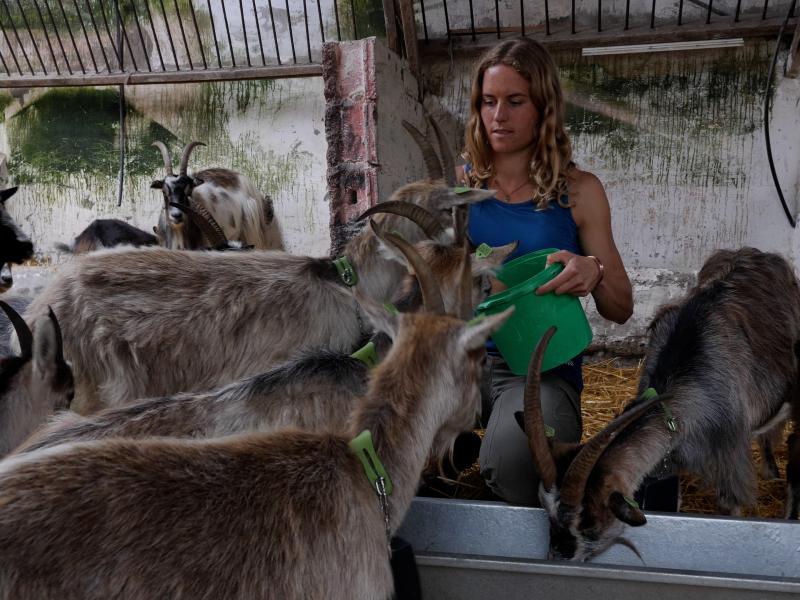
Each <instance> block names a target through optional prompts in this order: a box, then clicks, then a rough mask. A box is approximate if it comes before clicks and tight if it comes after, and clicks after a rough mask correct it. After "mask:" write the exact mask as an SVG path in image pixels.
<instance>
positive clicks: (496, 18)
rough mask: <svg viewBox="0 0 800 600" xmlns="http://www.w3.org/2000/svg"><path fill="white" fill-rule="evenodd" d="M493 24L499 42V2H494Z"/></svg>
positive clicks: (496, 0)
mask: <svg viewBox="0 0 800 600" xmlns="http://www.w3.org/2000/svg"><path fill="white" fill-rule="evenodd" d="M494 23H495V27H496V28H497V39H498V40H499V39H500V2H499V0H494ZM473 35H474V34H473ZM473 39H474V38H473Z"/></svg>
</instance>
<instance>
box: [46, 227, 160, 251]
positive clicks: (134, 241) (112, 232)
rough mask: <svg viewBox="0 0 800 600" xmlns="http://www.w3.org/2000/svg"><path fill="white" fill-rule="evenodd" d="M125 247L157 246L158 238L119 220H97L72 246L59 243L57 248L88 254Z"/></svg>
mask: <svg viewBox="0 0 800 600" xmlns="http://www.w3.org/2000/svg"><path fill="white" fill-rule="evenodd" d="M123 245H127V246H134V247H136V248H138V247H139V246H157V245H158V238H157V237H156V236H154V235H153V234H151V233H147V232H146V231H142V230H141V229H139V228H138V227H134V226H133V225H130V224H128V223H126V222H125V221H120V220H119V219H95V220H94V221H92V222H91V223H89V225H87V227H86V229H84V230H83V231H81V232H80V233H79V234H78V235H77V236H76V237H75V239H74V240H72V242H71V243H70V244H61V243H58V244H56V245H55V246H56V249H57V250H59V251H61V252H66V253H68V254H86V253H87V252H93V251H95V250H100V249H102V248H113V247H115V246H123Z"/></svg>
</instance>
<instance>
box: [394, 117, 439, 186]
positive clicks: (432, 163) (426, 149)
mask: <svg viewBox="0 0 800 600" xmlns="http://www.w3.org/2000/svg"><path fill="white" fill-rule="evenodd" d="M403 127H405V129H406V131H407V132H408V133H409V135H410V136H411V137H412V138H414V141H415V142H417V146H419V149H420V150H422V159H423V160H424V161H425V170H426V171H427V172H426V175H427V176H428V179H441V178H442V163H441V162H440V161H439V157H438V156H437V155H436V150H434V149H433V146H432V145H431V143H430V142H429V141H428V140H427V139H426V138H425V136H424V135H422V133H420V131H419V129H417V128H416V127H414V126H413V125H412V124H411V123H409V122H408V121H406V120H405V119H403Z"/></svg>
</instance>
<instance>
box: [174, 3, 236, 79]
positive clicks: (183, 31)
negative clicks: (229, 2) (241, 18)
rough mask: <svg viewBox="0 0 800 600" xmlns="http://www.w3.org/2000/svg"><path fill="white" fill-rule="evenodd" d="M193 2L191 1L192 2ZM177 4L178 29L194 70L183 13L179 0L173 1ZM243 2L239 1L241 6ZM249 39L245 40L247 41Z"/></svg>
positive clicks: (190, 66) (191, 67)
mask: <svg viewBox="0 0 800 600" xmlns="http://www.w3.org/2000/svg"><path fill="white" fill-rule="evenodd" d="M190 1H191V0H190ZM172 2H173V3H174V4H175V15H176V16H177V17H178V27H179V28H180V30H181V39H182V40H183V48H184V50H186V58H187V59H188V60H189V68H190V69H191V70H194V62H193V61H192V52H191V50H190V49H189V42H188V41H187V40H186V31H185V30H184V28H183V18H182V17H181V11H180V9H179V8H178V0H172ZM241 2H242V0H239V3H240V4H241ZM246 39H247V38H245V40H246Z"/></svg>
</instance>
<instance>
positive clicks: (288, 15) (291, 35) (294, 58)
mask: <svg viewBox="0 0 800 600" xmlns="http://www.w3.org/2000/svg"><path fill="white" fill-rule="evenodd" d="M286 22H287V24H288V25H289V43H290V44H291V45H292V62H294V64H297V53H296V52H295V51H294V33H292V13H290V12H289V0H286ZM353 27H355V13H353Z"/></svg>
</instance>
